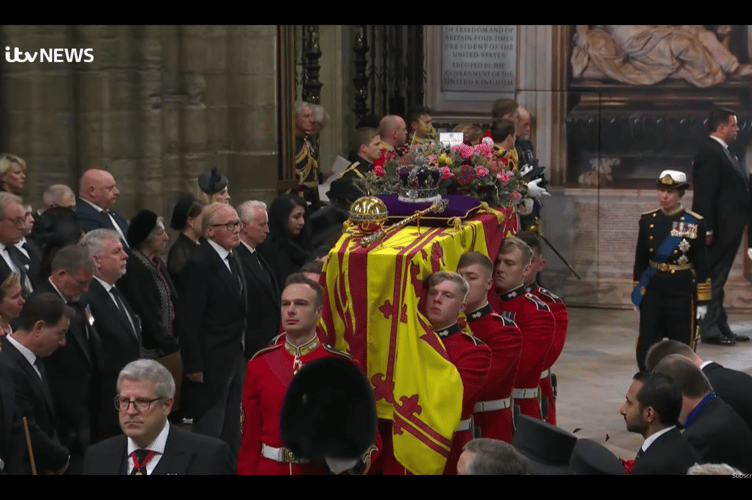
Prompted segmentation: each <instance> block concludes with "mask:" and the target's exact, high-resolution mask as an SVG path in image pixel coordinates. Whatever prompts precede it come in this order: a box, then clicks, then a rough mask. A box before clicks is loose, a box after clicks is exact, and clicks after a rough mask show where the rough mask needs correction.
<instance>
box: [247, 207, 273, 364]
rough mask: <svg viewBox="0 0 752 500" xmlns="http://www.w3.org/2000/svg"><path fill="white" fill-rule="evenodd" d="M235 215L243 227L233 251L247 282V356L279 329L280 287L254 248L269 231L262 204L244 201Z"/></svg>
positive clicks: (267, 218)
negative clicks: (238, 242) (235, 251)
mask: <svg viewBox="0 0 752 500" xmlns="http://www.w3.org/2000/svg"><path fill="white" fill-rule="evenodd" d="M238 216H239V217H240V220H241V221H243V229H242V230H241V231H240V245H238V247H237V254H238V258H239V259H240V262H241V264H242V265H243V275H244V276H245V282H246V285H248V290H247V292H246V295H247V298H248V310H247V314H246V332H245V357H246V359H251V358H252V357H253V355H254V354H256V352H258V351H259V350H261V349H263V348H264V347H266V346H267V345H269V342H270V341H271V340H272V339H273V338H274V337H276V336H277V334H278V333H279V325H280V320H281V318H280V308H279V298H280V291H279V286H278V284H277V280H276V278H275V277H274V275H273V274H272V272H271V270H270V269H269V265H268V264H267V263H266V261H264V259H263V258H262V257H261V254H259V253H258V252H257V251H256V247H257V246H258V245H260V244H261V242H262V241H264V239H265V238H266V235H267V234H269V216H268V214H267V213H266V204H265V203H264V202H262V201H246V202H245V203H243V204H241V205H240V206H239V207H238Z"/></svg>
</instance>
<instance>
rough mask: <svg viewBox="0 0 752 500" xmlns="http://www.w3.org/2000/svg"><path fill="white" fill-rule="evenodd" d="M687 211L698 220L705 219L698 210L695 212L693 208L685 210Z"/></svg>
mask: <svg viewBox="0 0 752 500" xmlns="http://www.w3.org/2000/svg"><path fill="white" fill-rule="evenodd" d="M685 212H687V213H688V214H689V215H691V216H692V217H694V218H695V219H697V220H703V218H702V215H700V214H698V213H697V212H693V211H691V210H685Z"/></svg>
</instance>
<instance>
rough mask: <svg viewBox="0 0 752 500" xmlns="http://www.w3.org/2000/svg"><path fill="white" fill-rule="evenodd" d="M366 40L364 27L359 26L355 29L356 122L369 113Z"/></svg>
mask: <svg viewBox="0 0 752 500" xmlns="http://www.w3.org/2000/svg"><path fill="white" fill-rule="evenodd" d="M368 50H369V49H368V39H367V38H366V25H364V24H359V25H357V26H356V27H355V46H354V47H353V52H355V77H354V78H353V82H354V83H355V116H356V117H357V119H358V120H360V119H361V118H363V117H364V116H365V115H367V114H368V112H369V111H370V110H369V108H368V104H367V102H366V101H367V99H368V75H367V74H366V66H367V65H368V59H367V58H366V54H368Z"/></svg>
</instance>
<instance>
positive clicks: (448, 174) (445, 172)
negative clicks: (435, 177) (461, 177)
mask: <svg viewBox="0 0 752 500" xmlns="http://www.w3.org/2000/svg"><path fill="white" fill-rule="evenodd" d="M440 170H441V178H442V179H444V180H446V179H451V178H452V177H454V174H453V173H452V171H451V170H449V167H441V169H440Z"/></svg>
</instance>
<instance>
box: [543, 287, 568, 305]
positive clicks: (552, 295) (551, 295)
mask: <svg viewBox="0 0 752 500" xmlns="http://www.w3.org/2000/svg"><path fill="white" fill-rule="evenodd" d="M538 291H540V293H542V294H543V295H545V296H546V297H549V298H550V299H551V300H553V301H554V302H564V301H563V300H562V299H561V297H559V296H558V295H556V294H555V293H553V292H551V290H548V289H546V288H543V287H542V286H539V287H538Z"/></svg>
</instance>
